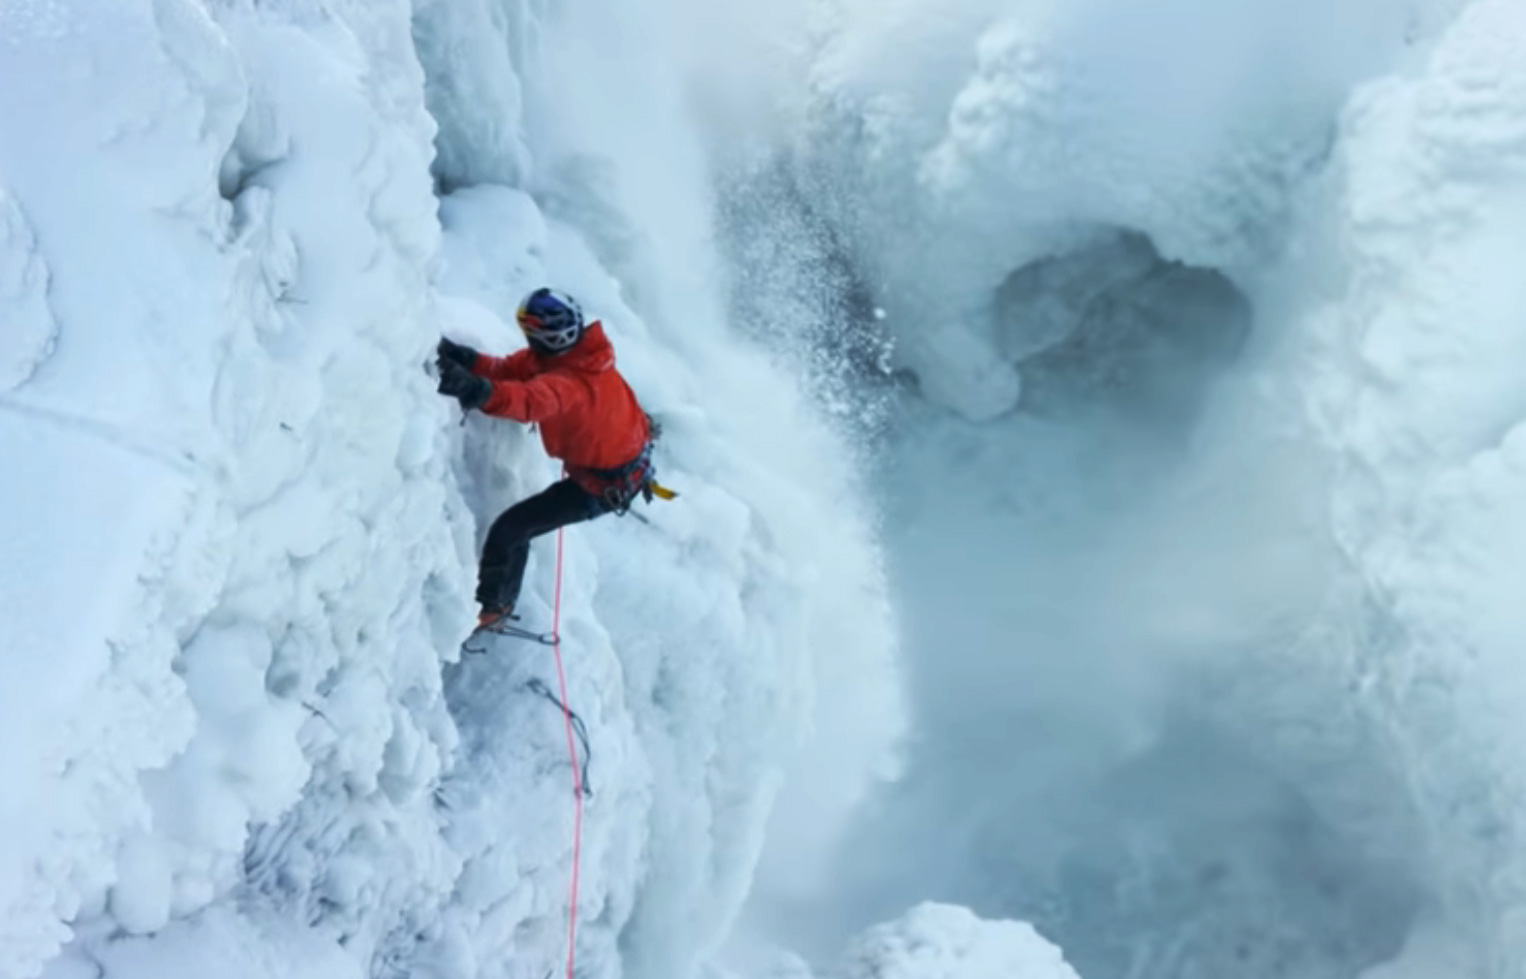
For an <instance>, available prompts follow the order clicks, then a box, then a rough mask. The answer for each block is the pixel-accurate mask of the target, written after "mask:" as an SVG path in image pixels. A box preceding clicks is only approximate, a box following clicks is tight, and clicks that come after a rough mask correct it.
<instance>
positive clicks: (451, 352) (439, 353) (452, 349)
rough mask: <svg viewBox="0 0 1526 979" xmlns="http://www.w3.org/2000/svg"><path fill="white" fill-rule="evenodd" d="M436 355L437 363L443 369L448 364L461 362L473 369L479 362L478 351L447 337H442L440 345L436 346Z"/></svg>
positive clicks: (462, 364)
mask: <svg viewBox="0 0 1526 979" xmlns="http://www.w3.org/2000/svg"><path fill="white" fill-rule="evenodd" d="M435 355H436V356H435V361H434V362H435V365H436V366H437V367H439V368H440V369H441V370H442V371H443V370H444V369H445V365H446V364H460V365H461V366H462V367H465V368H466V369H467V370H471V369H472V368H473V367H474V366H476V363H477V351H475V350H473V349H472V348H471V347H468V346H466V345H465V344H462V343H456V342H455V341H454V340H450V339H447V338H445V337H441V338H440V345H439V346H437V347H435Z"/></svg>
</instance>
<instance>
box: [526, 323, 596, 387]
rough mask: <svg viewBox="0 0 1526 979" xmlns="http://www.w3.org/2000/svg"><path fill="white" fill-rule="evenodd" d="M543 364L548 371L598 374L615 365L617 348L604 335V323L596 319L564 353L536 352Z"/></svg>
mask: <svg viewBox="0 0 1526 979" xmlns="http://www.w3.org/2000/svg"><path fill="white" fill-rule="evenodd" d="M536 356H537V357H538V358H539V359H540V362H541V365H542V367H543V368H544V369H545V370H548V371H565V370H571V371H581V372H583V373H586V374H597V373H599V372H600V371H607V370H609V369H610V368H611V367H614V366H615V348H614V346H613V345H612V344H611V343H610V342H609V337H607V336H605V335H604V324H603V323H601V322H599V321H598V320H594V321H593V322H592V323H589V324H588V328H587V329H586V330H584V331H583V338H582V339H581V340H579V341H578V342H577V345H576V346H574V347H573V348H572V349H571V350H569V351H567V352H566V353H564V354H556V355H554V356H547V355H546V354H536Z"/></svg>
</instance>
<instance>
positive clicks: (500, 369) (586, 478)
mask: <svg viewBox="0 0 1526 979" xmlns="http://www.w3.org/2000/svg"><path fill="white" fill-rule="evenodd" d="M472 373H473V374H476V375H478V376H479V377H485V378H487V379H488V380H490V381H492V382H493V394H492V396H491V397H490V398H488V400H487V404H485V405H483V406H482V410H483V411H484V412H486V413H487V414H489V415H496V416H498V417H500V418H512V419H513V420H514V421H517V422H527V423H528V422H535V423H538V424H539V425H540V438H541V442H542V443H544V444H545V446H546V454H547V455H550V456H552V457H553V458H556V459H560V460H562V461H563V462H565V463H566V464H567V474H568V475H569V476H571V477H572V478H573V479H574V480H576V481H577V483H578V485H579V486H582V487H583V488H584V489H586V490H588V491H589V492H591V493H594V494H599V493H602V492H603V491H604V488H605V486H606V485H607V483H606V481H604V480H601V479H600V478H599V477H598V476H596V475H595V474H594V473H593V472H592V470H595V469H618V468H620V467H621V466H624V465H626V464H627V463H629V462H632V461H634V460H635V458H636V457H637V456H638V455H640V454H641V450H642V449H643V448H645V447H646V443H647V439H649V438H650V437H651V432H650V430H649V427H648V423H647V417H646V413H645V412H644V411H642V410H641V405H640V404H638V403H637V402H636V395H635V394H634V393H633V392H632V391H631V389H630V386H629V385H627V384H626V383H625V378H623V377H621V376H620V372H619V371H617V370H615V348H614V347H612V346H610V343H609V338H608V337H606V336H605V335H604V327H603V326H602V325H600V324H599V323H598V322H594V323H590V324H589V326H588V329H587V331H586V332H585V333H584V334H583V339H581V340H580V341H578V344H577V346H575V347H573V348H572V349H571V350H569V351H567V352H566V353H564V354H560V355H557V356H554V357H547V356H542V355H540V354H537V353H536V352H535V351H533V350H528V349H527V350H520V351H517V352H515V353H513V354H510V355H509V356H507V357H490V356H488V355H487V354H478V355H477V362H476V363H475V364H473V365H472Z"/></svg>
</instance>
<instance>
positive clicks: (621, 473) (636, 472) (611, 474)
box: [588, 415, 678, 517]
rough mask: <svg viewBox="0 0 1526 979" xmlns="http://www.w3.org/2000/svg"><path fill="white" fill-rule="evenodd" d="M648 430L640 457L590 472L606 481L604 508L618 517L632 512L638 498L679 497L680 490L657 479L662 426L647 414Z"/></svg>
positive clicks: (600, 497) (600, 479)
mask: <svg viewBox="0 0 1526 979" xmlns="http://www.w3.org/2000/svg"><path fill="white" fill-rule="evenodd" d="M646 423H647V431H648V432H650V433H651V434H650V435H649V436H648V438H647V440H646V444H645V445H643V446H642V447H641V451H640V452H638V453H637V454H636V458H634V459H632V460H631V461H630V462H627V463H626V464H625V465H623V466H617V467H615V468H614V469H590V470H588V472H589V474H590V475H592V476H593V477H594V478H595V479H597V480H598V481H599V482H601V483H603V484H604V491H603V493H601V494H600V496H599V501H600V502H601V503H602V504H603V505H604V509H605V510H606V511H608V512H610V513H613V514H614V515H615V516H617V517H623V516H625V514H626V513H628V512H630V508H631V505H632V504H633V503H635V502H636V500H637V499H644V500H646V502H648V503H651V502H652V500H653V499H654V498H655V499H659V500H672V499H677V497H678V494H677V493H675V492H673V491H672V490H670V489H668V488H667V487H666V486H663V485H662V484H661V483H659V482H657V478H656V476H657V467H656V466H654V465H653V464H652V452H653V450H654V449H655V448H656V447H657V440H658V439H659V438H661V437H662V426H661V425H660V424H658V422H657V419H655V418H653V417H652V416H651V415H647V416H646Z"/></svg>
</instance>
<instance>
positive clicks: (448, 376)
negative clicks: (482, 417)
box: [438, 360, 493, 411]
mask: <svg viewBox="0 0 1526 979" xmlns="http://www.w3.org/2000/svg"><path fill="white" fill-rule="evenodd" d="M438 390H439V392H440V393H441V394H444V395H448V396H450V397H452V398H455V399H456V400H457V401H459V402H461V410H462V411H471V410H472V409H474V408H475V409H478V410H481V408H482V406H483V405H485V404H487V399H488V398H490V397H492V396H493V382H491V381H489V380H488V379H487V378H485V377H478V376H477V375H475V374H473V373H471V372H470V371H468V370H467V369H466V368H464V367H462V366H461V365H460V364H458V363H455V362H454V361H448V360H447V361H444V362H442V363H441V364H440V386H439V388H438Z"/></svg>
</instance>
